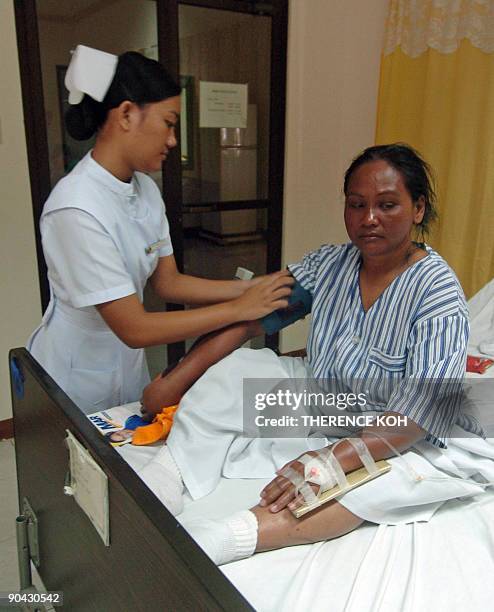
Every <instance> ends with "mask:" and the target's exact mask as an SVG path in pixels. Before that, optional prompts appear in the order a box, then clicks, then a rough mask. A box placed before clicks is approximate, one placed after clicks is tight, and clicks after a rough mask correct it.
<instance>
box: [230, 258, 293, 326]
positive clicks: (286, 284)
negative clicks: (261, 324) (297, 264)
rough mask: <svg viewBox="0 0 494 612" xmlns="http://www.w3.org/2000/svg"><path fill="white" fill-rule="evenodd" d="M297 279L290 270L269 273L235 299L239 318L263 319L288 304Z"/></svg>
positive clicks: (248, 319) (246, 319)
mask: <svg viewBox="0 0 494 612" xmlns="http://www.w3.org/2000/svg"><path fill="white" fill-rule="evenodd" d="M294 283H295V279H294V278H293V276H292V275H291V274H290V272H289V271H288V270H281V271H280V272H275V273H274V274H269V275H266V276H264V277H262V279H261V280H260V281H259V282H257V284H255V285H254V286H253V287H251V288H250V289H248V290H247V291H246V292H245V293H244V294H243V295H241V296H240V297H238V298H236V299H235V300H233V303H234V304H235V306H236V308H237V312H238V315H239V317H238V318H239V320H244V321H254V320H255V319H261V318H262V317H265V316H266V315H268V314H270V313H271V312H273V311H274V310H278V309H279V308H286V307H287V306H288V297H289V296H290V294H291V292H292V286H293V285H294Z"/></svg>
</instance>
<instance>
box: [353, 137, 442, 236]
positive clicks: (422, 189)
mask: <svg viewBox="0 0 494 612" xmlns="http://www.w3.org/2000/svg"><path fill="white" fill-rule="evenodd" d="M378 160H384V161H386V162H388V164H389V165H390V166H392V167H393V168H394V169H395V170H397V171H398V172H399V173H400V174H401V177H402V179H403V182H404V183H405V187H406V188H407V190H408V193H409V194H410V196H411V198H412V200H413V202H416V201H417V200H418V199H419V198H420V197H423V198H424V202H425V212H424V218H423V219H422V222H421V223H419V224H418V225H417V231H418V234H419V235H420V236H421V237H422V238H423V237H425V236H426V235H427V234H428V233H429V230H430V225H431V223H433V222H434V221H435V220H436V219H437V210H436V192H435V190H434V176H433V172H432V169H431V167H430V166H429V164H428V163H427V162H426V161H425V160H424V159H423V158H422V156H421V155H420V153H418V151H416V150H415V149H414V148H413V147H411V146H410V145H407V144H404V143H401V142H397V143H393V144H387V145H376V146H374V147H369V148H367V149H365V150H364V151H362V153H360V155H358V156H357V157H356V158H355V159H354V160H353V161H352V163H351V164H350V166H349V167H348V170H347V171H346V172H345V182H344V185H343V191H344V193H345V195H347V193H348V184H349V182H350V179H351V177H352V175H353V173H354V172H355V170H357V168H360V166H363V165H364V164H366V163H368V162H372V161H378Z"/></svg>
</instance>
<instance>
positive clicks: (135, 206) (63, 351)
mask: <svg viewBox="0 0 494 612" xmlns="http://www.w3.org/2000/svg"><path fill="white" fill-rule="evenodd" d="M65 84H66V86H67V89H68V90H69V92H70V95H69V103H70V104H71V108H70V109H69V112H68V113H67V116H66V125H67V130H68V131H69V133H70V134H71V136H73V137H74V138H76V139H79V140H85V139H88V138H89V137H91V136H92V135H93V134H96V142H95V145H94V148H93V149H92V150H91V151H90V152H89V153H88V154H87V155H86V156H85V157H84V158H83V159H82V160H81V161H80V162H79V163H78V164H77V165H76V166H75V168H74V169H73V170H72V171H71V172H70V174H68V175H67V176H66V177H64V178H63V179H62V180H60V181H59V183H58V184H57V185H56V186H55V188H54V189H53V191H52V193H51V195H50V197H49V198H48V200H47V202H46V204H45V206H44V209H43V213H42V215H41V220H40V227H41V235H42V243H43V251H44V255H45V258H46V263H47V266H48V279H49V283H50V289H51V300H50V303H49V306H48V308H47V310H46V312H45V315H44V317H43V320H42V323H41V325H40V326H39V327H38V329H37V330H35V332H34V333H33V334H32V336H31V338H30V339H29V341H28V344H27V347H28V349H29V350H30V351H31V353H32V355H33V356H34V357H35V358H36V359H37V360H38V361H39V362H40V364H41V365H42V366H43V367H44V368H45V369H46V370H47V372H48V373H49V374H50V375H51V376H52V377H53V378H54V379H55V380H56V381H57V383H58V384H59V386H60V387H61V388H62V389H63V390H64V391H65V392H66V393H67V394H68V395H69V397H70V398H71V399H72V400H73V401H74V402H75V403H76V404H77V405H78V407H79V408H80V409H81V410H82V411H83V412H84V413H86V414H90V413H92V412H96V411H99V410H104V409H106V408H109V407H111V406H115V405H118V404H123V403H126V402H131V401H135V400H137V399H139V398H140V396H141V393H142V389H143V388H144V387H145V385H146V384H147V383H148V382H149V374H148V371H147V366H146V362H145V356H144V351H143V347H146V346H152V345H157V344H164V343H168V342H176V341H179V340H184V339H186V338H192V337H195V336H198V335H201V334H204V333H207V332H210V331H213V330H217V329H220V328H222V327H224V326H227V325H231V324H235V323H237V322H239V321H247V320H254V319H257V318H260V317H262V316H264V315H266V314H268V313H270V312H272V311H273V310H275V309H277V308H280V307H285V306H286V305H287V299H286V298H287V296H288V295H289V294H290V286H289V285H290V284H291V283H292V281H291V280H290V278H289V276H288V274H287V273H286V272H278V273H275V274H272V275H269V276H265V277H260V278H258V279H255V280H252V281H240V280H234V281H233V280H232V281H209V280H205V279H200V278H195V277H192V276H187V275H185V274H181V273H180V272H179V271H178V270H177V266H176V263H175V259H174V256H173V248H172V244H171V240H170V235H169V228H168V222H167V219H166V216H165V208H164V205H163V201H162V199H161V194H160V191H159V189H158V187H157V186H156V184H155V183H154V181H153V180H152V179H151V178H150V177H149V176H147V174H148V173H150V172H156V171H159V170H160V169H161V166H162V163H163V162H164V161H165V160H166V158H167V156H168V153H169V151H170V150H171V149H172V148H173V147H175V146H176V144H177V140H176V136H175V128H176V125H177V122H178V119H179V114H180V87H179V86H178V85H177V84H176V83H175V82H174V81H173V79H172V78H171V77H170V75H169V74H168V73H167V72H166V71H165V69H164V68H163V67H162V66H161V65H160V64H159V63H158V62H156V61H153V60H150V59H148V58H146V57H144V56H142V55H140V54H139V53H135V52H128V53H124V54H123V55H120V56H118V57H117V56H114V55H111V54H109V53H104V52H102V51H98V50H95V49H91V48H89V47H84V46H82V45H79V46H78V47H77V49H76V51H75V52H74V54H73V57H72V60H71V63H70V66H69V68H68V70H67V75H66V81H65ZM148 279H149V280H150V282H151V285H152V287H153V289H154V291H155V292H156V293H157V294H158V295H159V296H160V297H161V298H163V299H164V300H166V301H169V302H175V303H186V304H196V305H201V306H203V307H202V308H196V309H194V310H189V311H178V312H177V311H176V312H147V311H146V310H145V309H144V306H143V290H144V286H145V284H146V282H147V281H148Z"/></svg>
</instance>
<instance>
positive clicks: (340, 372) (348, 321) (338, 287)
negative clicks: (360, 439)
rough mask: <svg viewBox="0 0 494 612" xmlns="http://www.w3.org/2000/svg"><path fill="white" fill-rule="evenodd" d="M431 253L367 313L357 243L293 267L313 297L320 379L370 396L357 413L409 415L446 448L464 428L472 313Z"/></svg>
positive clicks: (325, 250)
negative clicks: (454, 430)
mask: <svg viewBox="0 0 494 612" xmlns="http://www.w3.org/2000/svg"><path fill="white" fill-rule="evenodd" d="M425 248H426V250H427V252H428V257H424V258H423V259H421V260H420V261H418V262H416V263H415V264H413V265H412V266H410V267H409V268H408V269H406V270H405V271H404V272H402V273H401V274H400V275H399V276H398V277H397V278H395V279H394V280H393V282H392V283H391V284H390V285H389V286H388V287H387V288H386V289H385V291H384V292H383V293H382V294H381V295H380V297H379V298H378V299H377V300H376V302H375V303H374V304H373V305H372V306H371V308H369V309H368V311H367V312H365V311H364V309H363V306H362V301H361V296H360V287H359V270H360V252H359V251H358V249H357V248H356V247H355V246H353V245H352V244H346V245H342V246H331V245H324V246H322V247H321V248H320V249H318V250H317V251H313V252H312V253H309V254H308V255H306V256H305V257H304V258H303V260H302V261H301V262H300V263H298V264H292V265H290V266H289V269H290V271H291V272H292V274H293V275H294V276H295V278H296V279H297V280H298V281H299V282H300V283H301V285H302V286H303V287H304V288H305V289H307V290H308V291H310V292H311V294H312V296H313V306H312V323H311V329H310V333H309V338H308V343H307V360H308V365H309V367H310V369H311V372H312V375H313V376H314V378H317V379H336V380H337V381H338V382H339V384H342V385H344V386H345V387H346V390H347V392H361V391H364V392H365V393H366V395H367V398H368V400H369V401H368V404H367V406H365V407H364V408H359V407H356V408H355V409H357V410H359V411H360V410H377V411H386V410H389V411H393V412H396V413H400V414H403V415H406V416H407V417H408V418H410V419H412V420H413V421H414V422H415V423H417V424H418V425H419V426H420V427H422V428H423V429H424V430H426V431H427V432H428V436H427V439H428V440H429V441H430V442H432V443H433V444H435V445H437V446H441V447H443V446H445V439H446V437H447V436H448V432H449V431H450V429H451V427H452V425H454V424H455V423H462V421H461V417H460V401H459V394H458V392H457V391H458V390H459V389H460V388H461V385H462V381H463V377H464V372H465V361H466V350H467V343H468V333H469V325H468V310H467V306H466V303H465V298H464V295H463V291H462V289H461V286H460V284H459V282H458V280H457V279H456V277H455V275H454V273H453V272H452V271H451V269H450V268H449V267H448V265H447V264H446V262H445V261H444V260H443V259H442V258H441V257H440V255H439V254H438V253H436V252H435V251H434V250H433V249H431V248H430V247H428V246H426V247H425ZM349 410H351V409H350V408H349ZM462 426H463V427H465V424H464V423H462Z"/></svg>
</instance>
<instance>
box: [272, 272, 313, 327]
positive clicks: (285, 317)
mask: <svg viewBox="0 0 494 612" xmlns="http://www.w3.org/2000/svg"><path fill="white" fill-rule="evenodd" d="M311 309H312V295H311V294H310V293H309V291H307V289H304V288H303V287H302V285H301V284H300V283H299V282H298V281H295V285H293V288H292V293H291V295H290V297H289V299H288V306H287V307H286V308H280V309H279V310H275V311H274V312H272V313H270V314H268V315H267V316H265V317H263V318H262V319H261V325H262V327H263V329H264V331H265V332H266V334H268V336H270V335H271V334H275V333H276V332H278V331H280V329H283V328H284V327H288V325H291V324H292V323H295V321H298V320H299V319H303V318H304V317H305V316H306V315H308V314H309V312H310V311H311Z"/></svg>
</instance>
